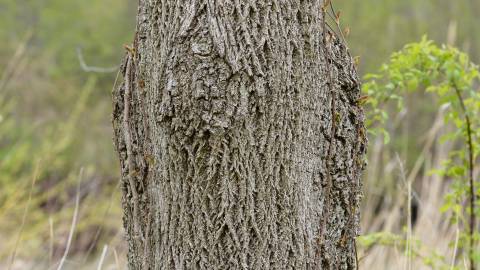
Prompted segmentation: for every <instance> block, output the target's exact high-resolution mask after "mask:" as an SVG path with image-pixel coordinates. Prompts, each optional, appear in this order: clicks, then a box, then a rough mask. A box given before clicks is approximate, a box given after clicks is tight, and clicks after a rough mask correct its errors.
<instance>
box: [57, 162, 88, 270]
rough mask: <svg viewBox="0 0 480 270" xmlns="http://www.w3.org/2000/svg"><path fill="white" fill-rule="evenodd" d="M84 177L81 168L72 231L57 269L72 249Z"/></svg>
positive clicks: (58, 268) (61, 265)
mask: <svg viewBox="0 0 480 270" xmlns="http://www.w3.org/2000/svg"><path fill="white" fill-rule="evenodd" d="M82 177H83V168H81V169H80V175H79V177H78V178H79V179H78V186H77V195H76V197H75V210H74V211H73V218H72V225H71V226H70V232H69V234H68V240H67V247H66V248H65V252H64V253H63V256H62V259H61V260H60V263H59V264H58V267H57V270H61V269H62V267H63V264H64V263H65V260H66V259H67V255H68V251H69V250H70V245H71V244H72V239H73V232H74V231H75V226H76V225H77V216H78V206H79V204H80V183H81V181H82Z"/></svg>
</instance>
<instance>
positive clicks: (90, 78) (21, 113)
mask: <svg viewBox="0 0 480 270" xmlns="http://www.w3.org/2000/svg"><path fill="white" fill-rule="evenodd" d="M136 4H137V3H136V1H127V0H90V1H81V0H68V1H65V0H0V268H2V269H4V266H7V265H10V263H11V262H12V261H13V260H12V258H13V257H15V262H14V263H13V266H14V267H17V269H28V267H27V268H22V267H24V266H25V265H31V264H32V263H34V264H35V265H37V266H39V267H40V266H41V265H43V266H45V268H47V267H48V266H51V265H54V264H55V262H56V261H58V259H59V258H60V257H61V256H62V255H63V253H64V250H65V244H66V242H67V237H68V233H69V230H70V227H71V225H72V224H71V217H72V214H73V209H74V208H75V193H76V190H77V184H78V183H79V181H80V198H81V203H80V206H79V208H80V209H79V218H78V224H77V225H76V229H75V232H76V234H75V238H74V242H73V243H72V247H71V248H70V250H69V254H70V255H71V256H72V257H75V258H76V259H75V260H74V261H73V260H72V261H71V262H70V265H71V267H74V268H75V267H78V266H79V265H88V263H90V262H91V261H95V260H96V259H95V258H97V256H98V253H99V252H100V251H101V250H102V246H103V245H104V244H108V245H109V247H110V250H112V249H113V250H114V254H115V255H116V254H117V251H118V253H119V254H120V253H121V252H122V250H124V247H123V241H122V232H121V209H120V199H119V197H120V196H119V195H120V191H119V188H118V186H117V184H118V175H119V170H118V161H117V158H116V156H115V153H114V150H113V144H112V140H111V137H112V132H111V124H110V117H111V99H110V93H111V89H112V86H113V84H114V80H115V76H116V72H111V73H91V72H86V71H84V70H82V68H81V65H80V62H79V59H78V55H77V49H79V48H80V49H81V52H82V55H83V57H84V58H85V61H86V63H87V64H88V65H91V66H100V67H115V66H118V65H119V64H120V61H121V59H122V57H123V54H124V49H123V47H122V44H129V43H131V41H132V38H133V31H134V27H135V14H136ZM333 4H334V6H335V8H336V9H337V10H341V12H342V15H341V21H342V25H343V26H344V27H349V28H350V36H349V37H348V41H349V45H350V47H351V51H352V54H353V55H355V56H357V55H358V56H360V72H361V73H362V74H366V73H368V72H371V71H374V70H376V69H378V67H379V66H380V65H381V63H384V62H385V61H386V60H387V59H388V57H389V55H390V54H391V53H392V52H394V51H396V50H398V49H400V48H401V47H403V45H404V44H406V43H409V42H413V41H418V40H420V39H421V37H422V36H423V35H425V34H426V35H427V36H428V37H429V38H430V39H433V40H435V41H437V42H438V43H449V44H452V45H456V46H458V47H459V48H460V49H461V50H463V51H464V52H466V53H467V54H469V55H470V57H471V59H472V61H473V62H477V63H478V62H480V61H479V60H480V59H479V58H480V35H479V34H478V33H476V31H477V32H478V30H476V28H477V26H478V25H480V1H478V0H455V1H451V0H335V1H333ZM406 102H407V103H408V104H409V108H410V109H411V110H412V111H413V112H414V113H415V112H417V113H418V115H422V116H421V117H420V116H419V117H416V121H411V123H412V125H413V126H411V127H410V131H412V130H414V132H415V130H416V131H417V132H418V133H422V132H425V131H426V129H427V128H428V126H427V127H426V128H425V129H422V128H419V129H416V128H415V125H419V126H422V125H423V124H425V123H428V122H429V121H431V119H432V118H433V116H434V114H435V112H436V108H433V107H432V106H431V104H430V103H429V102H428V97H426V96H419V98H415V99H412V100H411V101H408V100H407V101H406ZM414 115H415V114H414ZM413 135H420V134H414V133H413ZM411 136H412V133H411V132H409V133H399V135H398V136H396V137H395V138H392V147H394V148H395V147H396V149H397V150H398V151H399V152H402V151H403V150H402V149H407V150H405V151H403V152H404V153H406V154H405V159H406V160H407V168H408V167H409V166H411V165H412V164H409V160H413V159H409V158H408V156H410V155H411V156H415V155H417V154H418V150H415V148H417V147H418V145H417V142H416V141H412V140H411V139H410V140H408V138H409V137H411ZM390 158H391V157H390ZM81 168H83V171H84V173H83V174H82V175H80V170H81ZM80 178H81V179H80ZM79 179H80V180H79ZM33 181H35V182H34V185H33V188H31V187H32V182H33ZM383 184H384V185H386V186H388V183H387V184H385V183H383ZM388 189H389V190H390V192H391V191H392V189H391V188H388ZM30 191H31V195H32V196H31V199H29V194H30ZM367 216H368V215H367ZM367 222H368V221H367ZM20 224H24V225H22V226H20ZM113 257H115V258H117V256H113ZM118 257H120V259H118V260H120V261H121V260H122V258H121V257H123V256H121V255H120V256H118ZM118 260H117V262H116V263H118V264H121V262H118Z"/></svg>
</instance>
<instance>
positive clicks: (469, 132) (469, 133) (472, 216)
mask: <svg viewBox="0 0 480 270" xmlns="http://www.w3.org/2000/svg"><path fill="white" fill-rule="evenodd" d="M453 88H454V89H455V93H456V94H457V97H458V101H459V103H460V107H461V108H462V111H463V115H464V117H465V123H466V124H467V144H468V163H469V164H468V176H469V185H470V187H469V192H470V194H469V196H470V222H469V223H470V228H469V232H468V233H469V241H470V248H469V254H468V258H469V260H470V270H475V269H476V267H475V262H474V259H473V251H474V246H475V239H474V235H473V234H474V231H475V223H476V222H475V220H476V214H475V186H474V183H475V182H474V179H473V171H474V167H473V153H474V150H473V143H472V127H471V123H470V117H469V116H468V111H467V108H466V106H465V102H464V101H463V98H462V95H461V93H460V89H458V87H457V86H456V85H455V84H454V86H453Z"/></svg>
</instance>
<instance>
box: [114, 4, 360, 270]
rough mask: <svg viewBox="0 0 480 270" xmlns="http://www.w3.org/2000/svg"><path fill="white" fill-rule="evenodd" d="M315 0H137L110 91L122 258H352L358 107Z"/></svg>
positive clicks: (314, 261) (271, 262) (172, 265)
mask: <svg viewBox="0 0 480 270" xmlns="http://www.w3.org/2000/svg"><path fill="white" fill-rule="evenodd" d="M322 4H323V3H321V2H319V1H294V0H285V1H282V3H281V4H280V3H278V2H276V1H273V2H271V1H266V0H257V1H233V0H224V1H220V0H218V1H214V0H208V1H207V0H205V1H196V0H190V1H160V0H151V1H145V0H140V1H139V9H138V16H137V29H136V35H135V39H134V43H133V46H132V47H131V48H130V47H127V49H128V51H129V52H128V53H127V57H126V60H125V64H124V65H123V74H124V82H123V83H122V84H121V85H120V87H118V88H117V89H115V90H114V92H113V103H114V104H113V106H114V112H113V126H114V138H115V139H114V141H115V145H116V148H117V151H118V153H119V156H120V162H121V171H122V180H123V181H122V183H123V185H122V188H123V208H124V212H125V215H124V227H125V230H126V234H127V241H128V245H129V252H128V262H129V267H130V269H355V266H356V259H355V236H356V235H357V230H358V211H357V209H358V205H359V193H360V189H361V184H360V173H361V171H362V168H363V155H364V152H365V132H364V127H363V112H362V109H361V108H360V107H359V104H358V103H359V102H358V100H359V80H358V78H357V74H356V72H355V67H354V65H353V63H352V59H351V57H350V56H349V54H348V51H347V49H346V48H345V46H344V45H342V44H343V43H342V42H341V41H340V39H339V38H337V37H336V35H335V34H333V32H332V31H328V30H322V29H327V27H328V26H327V24H326V23H325V20H323V18H324V17H325V15H324V14H325V11H326V9H325V7H324V8H322ZM322 33H326V34H325V35H323V34H322Z"/></svg>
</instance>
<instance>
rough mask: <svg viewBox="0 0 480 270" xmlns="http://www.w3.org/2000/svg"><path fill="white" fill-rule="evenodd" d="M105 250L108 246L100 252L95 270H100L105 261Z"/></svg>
mask: <svg viewBox="0 0 480 270" xmlns="http://www.w3.org/2000/svg"><path fill="white" fill-rule="evenodd" d="M107 249H108V246H107V245H104V246H103V250H102V256H100V261H99V262H98V266H97V270H102V265H103V261H104V260H105V256H106V255H107Z"/></svg>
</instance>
